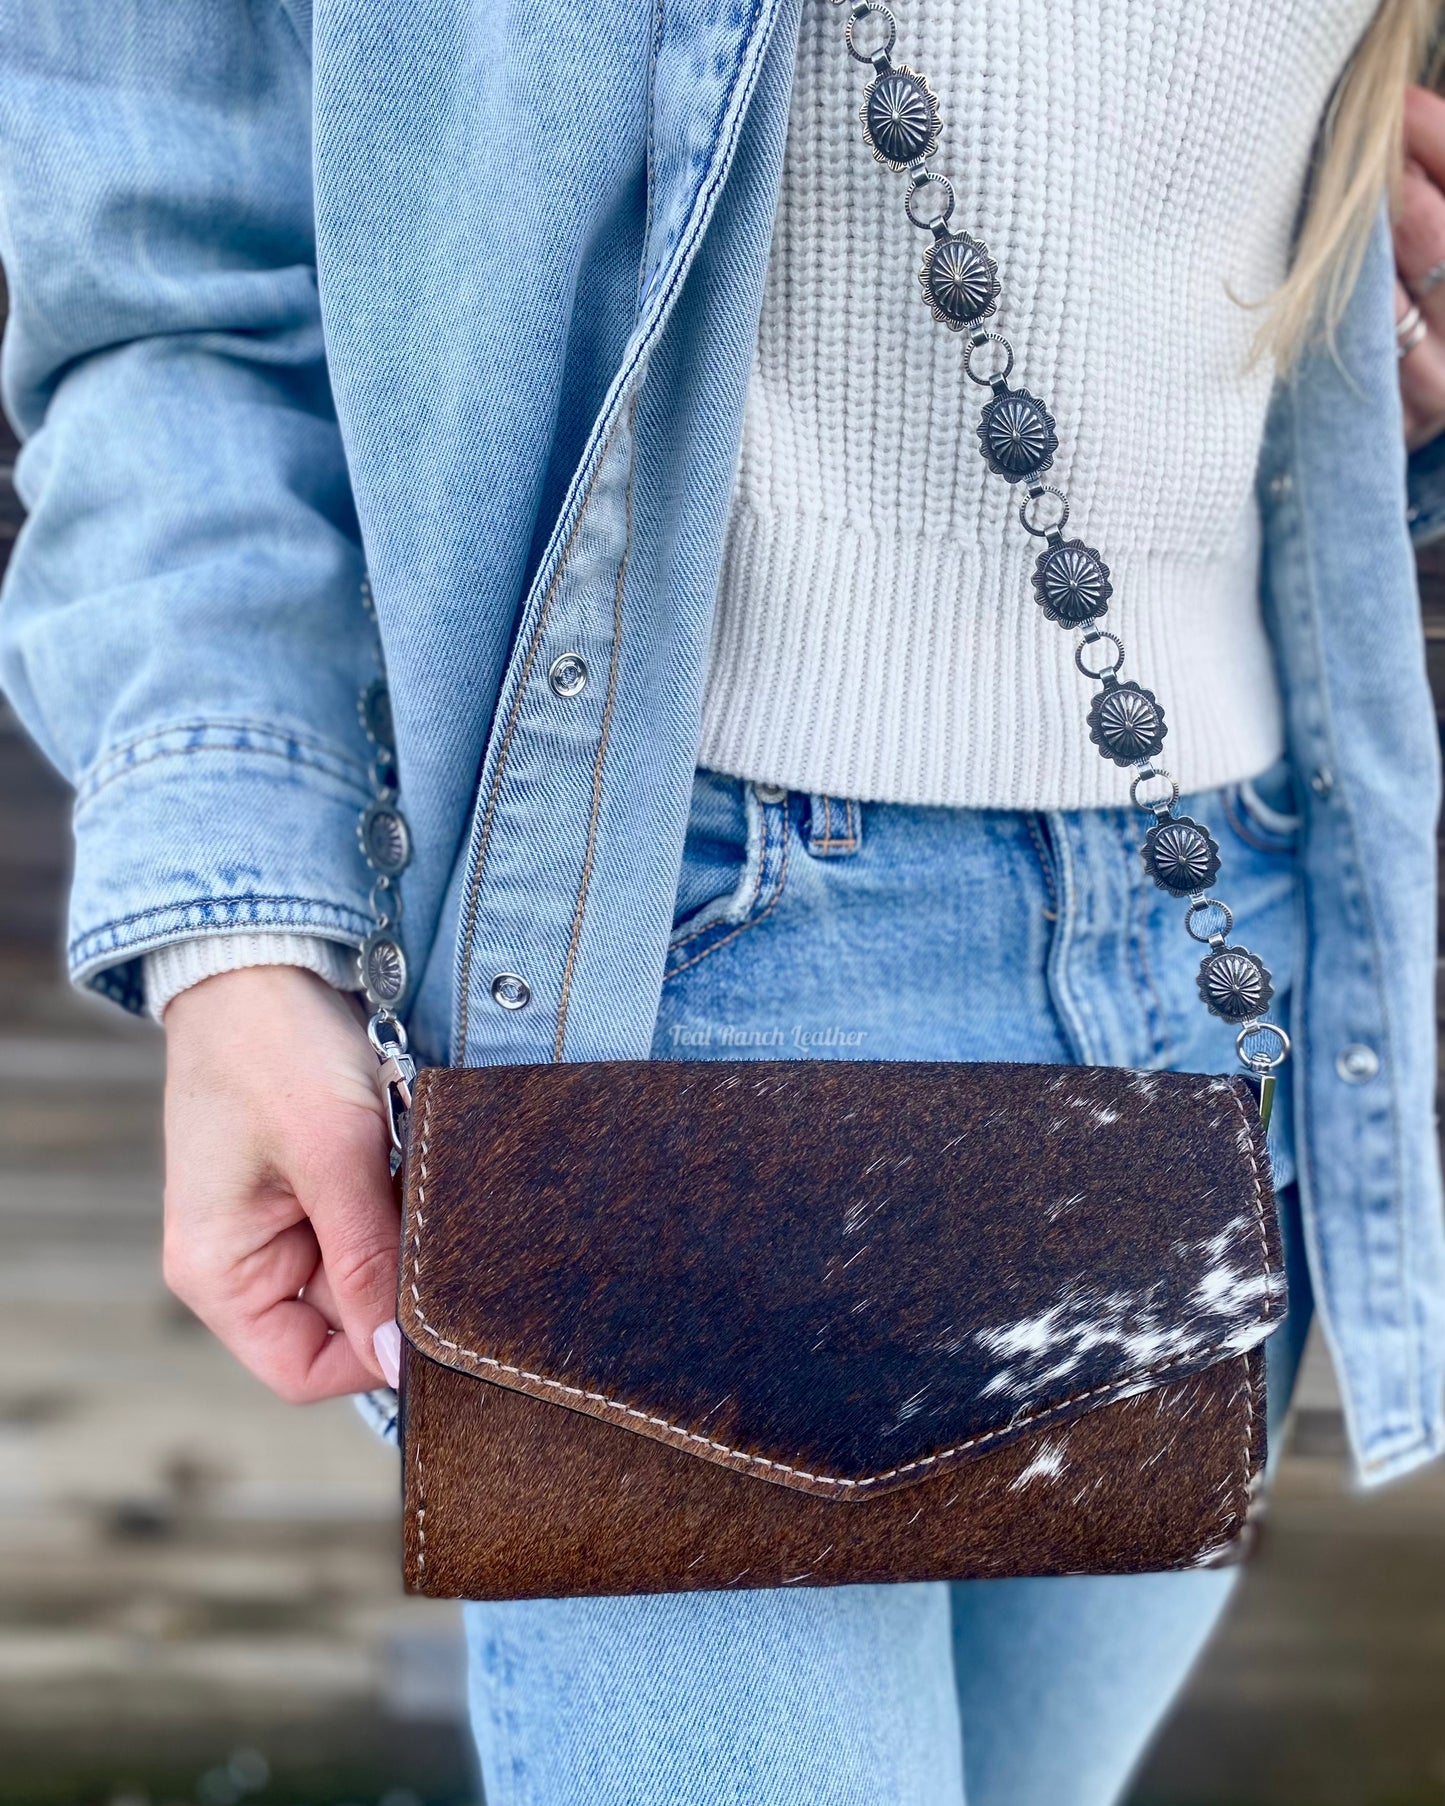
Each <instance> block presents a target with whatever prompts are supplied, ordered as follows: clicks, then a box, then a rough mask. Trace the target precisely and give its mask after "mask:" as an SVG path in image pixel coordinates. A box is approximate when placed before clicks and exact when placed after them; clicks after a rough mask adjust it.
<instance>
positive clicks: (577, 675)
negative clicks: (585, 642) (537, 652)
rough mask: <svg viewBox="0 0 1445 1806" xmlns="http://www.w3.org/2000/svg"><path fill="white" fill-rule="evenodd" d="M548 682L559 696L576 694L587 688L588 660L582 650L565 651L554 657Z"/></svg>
mask: <svg viewBox="0 0 1445 1806" xmlns="http://www.w3.org/2000/svg"><path fill="white" fill-rule="evenodd" d="M547 682H548V683H549V684H551V686H552V688H553V690H554V691H555V692H556V693H557V695H558V696H576V695H578V694H579V693H580V692H581V691H583V690H585V689H586V688H587V661H586V659H585V658H583V656H582V654H581V653H580V652H564V653H563V654H562V656H561V658H558V659H553V661H552V668H551V670H550V671H549V672H548V673H547Z"/></svg>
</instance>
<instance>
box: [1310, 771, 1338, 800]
mask: <svg viewBox="0 0 1445 1806" xmlns="http://www.w3.org/2000/svg"><path fill="white" fill-rule="evenodd" d="M1334 787H1335V774H1334V773H1333V772H1332V771H1331V770H1330V768H1329V766H1328V765H1321V766H1320V767H1319V769H1318V770H1317V771H1315V772H1312V773H1311V775H1310V789H1311V790H1313V791H1314V793H1315V795H1316V796H1321V797H1324V796H1328V795H1329V794H1330V792H1331V791H1332V790H1333V789H1334Z"/></svg>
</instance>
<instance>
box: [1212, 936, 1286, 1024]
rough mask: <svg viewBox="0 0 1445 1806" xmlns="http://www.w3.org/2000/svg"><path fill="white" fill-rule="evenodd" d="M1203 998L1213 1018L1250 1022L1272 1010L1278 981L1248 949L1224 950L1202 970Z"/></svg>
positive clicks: (1230, 948)
mask: <svg viewBox="0 0 1445 1806" xmlns="http://www.w3.org/2000/svg"><path fill="white" fill-rule="evenodd" d="M1199 995H1200V996H1201V997H1202V998H1203V999H1204V1003H1205V1007H1206V1008H1207V1009H1208V1010H1209V1012H1210V1014H1211V1015H1213V1016H1219V1017H1220V1018H1222V1020H1224V1021H1225V1022H1247V1021H1249V1019H1250V1018H1251V1017H1252V1016H1257V1015H1259V1013H1260V1011H1261V1010H1263V1009H1266V1008H1268V1006H1269V1000H1270V998H1271V997H1273V996H1274V982H1273V980H1272V979H1271V978H1270V975H1269V968H1268V967H1267V966H1266V965H1265V963H1264V961H1263V960H1262V959H1261V958H1260V957H1259V955H1258V954H1255V953H1251V952H1250V951H1249V949H1248V948H1247V947H1221V948H1220V949H1219V950H1218V952H1216V953H1209V954H1206V955H1205V958H1204V962H1203V964H1202V965H1201V966H1200V968H1199Z"/></svg>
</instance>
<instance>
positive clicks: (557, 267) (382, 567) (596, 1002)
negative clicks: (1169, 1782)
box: [0, 0, 1445, 1478]
mask: <svg viewBox="0 0 1445 1806" xmlns="http://www.w3.org/2000/svg"><path fill="white" fill-rule="evenodd" d="M802 3H807V4H821V3H822V0H668V3H667V4H666V5H663V4H661V3H660V0H634V3H633V4H629V5H626V6H621V7H612V8H609V9H605V10H604V11H601V12H599V11H598V10H597V9H596V8H592V9H586V8H579V7H575V6H571V5H567V4H563V3H561V0H529V4H527V5H526V6H520V7H511V6H507V5H501V6H491V7H486V8H475V7H459V6H456V5H454V4H451V3H450V0H412V4H410V5H409V6H408V7H407V8H405V9H404V10H402V9H398V8H397V7H395V6H394V5H389V4H386V3H385V0H316V4H315V5H314V8H313V7H310V6H308V5H307V4H306V3H305V0H220V3H219V4H211V5H206V6H202V5H200V4H197V3H196V0H189V3H187V0H179V3H177V4H173V5H169V6H153V5H147V4H145V0H50V4H48V5H46V6H44V7H35V6H25V5H22V4H21V3H20V0H0V93H3V100H4V108H3V118H4V124H3V129H0V253H3V258H4V263H5V268H6V272H7V276H8V279H9V283H10V292H11V303H12V317H11V325H10V330H9V333H8V337H7V341H6V345H5V361H4V377H5V393H6V398H7V403H8V406H9V409H10V411H11V413H12V415H13V417H14V419H15V420H16V422H17V424H18V426H19V427H20V429H21V431H22V434H23V435H24V437H25V440H26V444H25V448H24V452H23V454H22V459H21V463H20V468H19V483H20V487H21V492H22V495H23V497H24V499H25V501H26V503H27V505H28V507H29V509H30V518H29V521H28V524H27V526H26V528H25V530H24V533H23V535H22V538H21V543H20V545H19V548H18V550H17V553H16V555H15V558H14V561H13V564H12V567H11V571H10V576H9V581H8V584H7V588H6V592H5V596H4V602H3V609H0V631H3V647H0V652H3V667H0V669H3V680H4V683H5V686H6V688H7V690H8V692H9V694H10V696H11V698H12V699H13V701H14V704H15V706H16V708H17V709H18V710H19V712H20V713H21V715H22V716H23V718H24V719H25V720H26V722H27V723H28V724H29V726H30V728H31V730H32V731H33V732H34V734H35V736H36V738H37V739H38V740H39V741H40V743H41V745H42V746H43V747H44V748H45V750H46V751H47V752H48V754H49V755H50V756H51V758H52V759H53V760H54V761H55V762H56V764H57V765H59V766H60V768H61V769H62V770H63V771H65V772H66V773H67V774H68V775H69V776H70V777H71V778H72V780H73V781H74V782H75V784H76V786H77V791H78V794H77V799H76V812H75V831H76V871H75V883H74V893H73V898H72V903H71V920H70V961H71V967H72V970H73V972H74V975H75V977H76V979H77V980H78V981H80V982H82V983H84V984H87V985H90V986H92V987H94V988H95V989H98V990H101V991H103V992H105V993H106V994H107V995H109V996H111V997H114V998H115V999H117V1000H118V1001H120V1002H122V1003H127V1004H130V1005H132V1006H133V1005H135V1004H136V1003H137V1002H138V1001H139V985H138V978H137V970H138V962H139V957H140V955H141V954H142V953H144V952H145V951H146V950H147V949H149V948H153V947H157V946H160V945H162V944H164V943H166V942H168V941H171V940H174V939H177V938H181V937H185V936H191V935H194V934H197V933H204V932H206V931H209V930H226V929H236V928H250V927H289V928H299V929H302V930H305V931H307V932H312V933H318V934H324V935H329V936H334V937H337V938H341V939H350V940H354V941H356V940H359V939H360V938H361V937H362V935H363V934H364V933H365V932H366V930H367V928H368V925H369V920H370V914H369V909H368V902H367V893H368V887H369V874H368V872H367V869H366V867H365V865H364V863H363V860H362V857H361V854H360V851H359V848H358V842H357V834H356V822H357V812H358V809H359V808H360V807H361V806H362V805H363V804H364V802H365V801H366V799H367V797H368V795H369V794H370V788H371V785H370V778H369V773H368V756H369V754H368V744H367V741H366V739H365V737H364V735H363V733H362V730H361V726H360V724H359V721H358V716H357V707H356V698H357V694H358V691H359V690H360V689H361V688H362V686H363V685H364V684H365V683H366V682H367V681H368V680H369V679H370V678H372V677H374V676H375V675H376V674H377V672H379V671H380V670H381V669H382V668H383V661H384V667H385V670H386V672H387V675H388V678H389V682H390V686H391V696H392V703H393V709H394V714H395V719H396V731H397V736H398V750H399V757H400V769H401V788H402V801H403V804H404V807H405V813H406V816H407V819H408V821H409V824H410V828H411V832H412V836H413V839H414V843H415V856H414V859H413V862H412V864H411V866H410V868H409V869H408V871H407V873H406V876H405V879H404V881H403V886H402V889H403V895H404V901H405V918H404V924H403V927H404V938H405V943H406V948H407V953H408V957H409V959H410V962H411V966H412V969H413V972H414V974H415V987H414V1004H413V1008H412V1013H411V1015H412V1026H413V1033H414V1037H415V1039H416V1041H417V1042H418V1044H419V1046H420V1048H421V1050H422V1052H423V1053H424V1055H425V1056H426V1057H429V1058H431V1059H434V1060H435V1059H446V1058H451V1059H457V1060H465V1061H469V1062H488V1061H533V1060H553V1059H574V1060H580V1059H601V1058H611V1057H619V1056H643V1055H645V1054H646V1053H647V1051H648V1047H649V1043H650V1039H651V1035H652V1029H653V1024H654V1019H655V1016H656V1012H657V1005H658V996H659V985H660V980H661V975H662V969H663V956H664V950H665V945H666V941H667V936H668V930H669V926H670V922H671V916H672V907H673V900H674V893H675V887H676V882H677V875H678V868H679V861H680V855H681V846H682V836H683V829H684V825H685V819H686V812H687V806H688V801H689V796H690V792H691V785H692V771H693V764H694V750H695V746H696V741H697V732H698V718H699V702H700V692H701V686H702V681H703V676H704V671H705V665H706V660H707V654H708V644H709V630H710V621H711V613H712V607H713V597H714V591H715V587H716V582H717V576H718V569H719V563H720V556H721V542H722V531H723V526H724V521H725V517H726V512H727V506H728V499H729V494H730V488H731V478H732V470H733V462H734V456H735V452H736V448H737V444H738V438H739V432H740V426H741V414H742V404H743V396H744V392H745V387H746V383H747V377H748V369H749V361H750V355H751V349H752V343H753V338H754V334H755V329H756V321H757V315H758V310H759V305H760V300H761V292H762V282H763V272H764V267H765V264H766V261H767V256H768V249H769V237H770V230H771V222H772V213H773V207H774V201H775V196H776V191H777V186H778V179H779V172H780V167H781V159H782V151H783V143H784V137H785V132H786V126H787V115H788V97H789V87H790V81H791V63H792V55H793V46H794V41H795V35H796V27H797V20H798V9H799V6H800V4H802ZM953 173H954V174H955V176H957V174H958V173H959V172H957V171H955V172H953ZM1401 447H1402V436H1401V422H1400V411H1399V405H1398V400H1397V393H1396V367H1395V355H1394V342H1393V333H1392V312H1391V260H1390V250H1389V245H1388V240H1387V237H1386V233H1385V228H1384V224H1383V222H1382V224H1381V228H1380V231H1379V233H1378V234H1377V236H1376V238H1375V239H1374V241H1373V243H1372V245H1371V248H1370V253H1369V257H1368V260H1367V264H1366V268H1365V271H1364V275H1363V278H1362V281H1361V283H1360V286H1359V289H1358V292H1357V294H1356V296H1355V300H1354V303H1353V306H1352V309H1351V311H1350V314H1349V317H1348V319H1347V321H1346V322H1345V325H1344V327H1343V329H1342V331H1341V333H1340V337H1339V345H1338V359H1337V360H1336V359H1335V358H1333V357H1331V356H1330V355H1329V354H1328V353H1327V352H1321V353H1318V354H1316V355H1312V356H1311V357H1309V358H1308V359H1307V360H1306V361H1305V362H1304V364H1303V365H1302V366H1301V367H1300V368H1299V369H1298V370H1297V372H1296V373H1295V375H1294V376H1293V377H1292V378H1291V379H1290V380H1289V381H1287V382H1283V383H1281V384H1280V386H1279V389H1278V393H1277V397H1276V401H1275V405H1274V407H1273V411H1272V415H1271V420H1270V425H1269V431H1268V437H1267V442H1266V444H1265V446H1264V450H1263V456H1262V459H1261V464H1260V477H1259V483H1260V489H1259V494H1260V505H1261V508H1262V512H1263V519H1264V524H1265V555H1264V562H1263V569H1262V583H1263V589H1264V600H1265V607H1266V612H1267V618H1268V621H1269V625H1270V629H1271V632H1272V635H1273V639H1274V644H1275V647H1276V650H1277V656H1278V661H1279V668H1280V672H1281V676H1282V680H1283V685H1284V690H1285V696H1286V707H1287V716H1288V733H1289V741H1290V748H1291V752H1292V756H1293V758H1294V761H1295V764H1296V767H1297V769H1298V771H1299V772H1300V773H1302V774H1303V775H1304V778H1305V782H1304V783H1303V784H1302V786H1301V787H1302V790H1303V796H1304V810H1305V824H1304V831H1303V841H1302V847H1303V851H1302V859H1303V868H1304V892H1305V897H1306V910H1307V916H1308V921H1307V923H1306V925H1305V926H1306V930H1307V935H1308V960H1307V966H1306V968H1305V970H1306V977H1305V982H1304V983H1303V984H1302V985H1300V986H1299V987H1297V990H1298V996H1297V1001H1296V1017H1295V1021H1294V1024H1293V1028H1294V1032H1295V1036H1296V1046H1297V1049H1298V1055H1297V1058H1296V1060H1295V1062H1294V1082H1295V1085H1296V1087H1297V1098H1296V1103H1297V1110H1298V1122H1299V1124H1300V1127H1301V1168H1302V1182H1303V1189H1304V1198H1305V1206H1306V1216H1307V1223H1308V1235H1309V1243H1310V1247H1309V1252H1310V1256H1311V1261H1312V1267H1313V1275H1314V1281H1315V1285H1316V1289H1317V1293H1318V1298H1319V1302H1320V1306H1321V1310H1322V1314H1323V1317H1324V1321H1325V1323H1326V1325H1327V1329H1328V1333H1329V1336H1330V1338H1331V1342H1332V1345H1333V1348H1334V1351H1335V1353H1336V1356H1337V1358H1338V1364H1339V1369H1340V1373H1341V1377H1342V1384H1343V1388H1344V1393H1345V1398H1346V1403H1347V1412H1348V1418H1349V1423H1350V1428H1351V1431H1352V1434H1353V1438H1354V1444H1355V1448H1356V1451H1357V1455H1358V1460H1359V1466H1360V1470H1361V1472H1362V1473H1363V1474H1364V1475H1365V1476H1367V1477H1370V1478H1383V1477H1385V1476H1387V1475H1390V1474H1393V1473H1398V1472H1402V1471H1404V1470H1406V1469H1408V1468H1410V1467H1411V1466H1413V1465H1414V1464H1416V1463H1418V1462H1420V1461H1421V1460H1423V1459H1424V1458H1426V1457H1427V1456H1428V1455H1430V1454H1431V1453H1432V1452H1434V1451H1436V1450H1438V1449H1439V1448H1441V1446H1442V1442H1445V1426H1442V1418H1441V1381H1442V1355H1445V1243H1442V1229H1441V1194H1440V1183H1439V1172H1438V1165H1437V1158H1436V1150H1435V1142H1434V1127H1433V1118H1432V1086H1433V1064H1434V1061H1433V1048H1434V1022H1433V983H1432V979H1433V966H1434V952H1435V905H1434V870H1435V854H1434V824H1435V814H1436V806H1437V789H1438V759H1437V745H1436V734H1435V723H1434V717H1433V711H1432V708H1431V702H1430V697H1429V693H1428V690H1427V688H1426V682H1425V671H1424V661H1423V651H1422V643H1421V634H1420V623H1419V615H1418V608H1417V601H1416V592H1415V583H1414V571H1413V565H1412V559H1411V551H1410V543H1409V537H1408V533H1407V526H1406V471H1405V458H1404V455H1403V452H1402V449H1401ZM1438 487H1439V486H1437V489H1438ZM1435 493H1436V491H1432V492H1431V493H1430V494H1424V493H1422V496H1421V498H1420V499H1419V501H1418V502H1417V504H1416V505H1417V509H1418V511H1419V514H1420V518H1421V519H1422V520H1425V519H1427V518H1433V516H1434V514H1435V513H1436V512H1437V511H1438V509H1439V504H1438V502H1437V501H1436V500H1434V499H1433V496H1434V494H1435ZM363 548H364V553H363ZM363 561H364V562H365V566H366V567H367V568H368V569H369V572H370V582H371V587H372V590H373V592H374V596H375V619H374V621H373V619H372V618H371V617H370V616H369V615H368V614H367V613H366V612H365V611H364V607H363V599H362V574H363ZM567 654H573V655H580V657H581V658H582V659H583V660H585V662H586V666H587V669H588V672H589V679H588V681H587V683H586V684H585V685H584V686H583V687H582V688H581V689H580V690H578V689H575V688H574V687H573V686H572V685H570V684H567V685H559V686H558V687H556V688H554V686H553V684H552V682H550V681H549V672H550V671H551V670H552V667H553V665H554V664H555V662H556V661H557V659H558V658H559V657H562V656H563V655H567ZM568 669H569V670H571V671H575V669H576V667H575V666H571V667H568ZM560 692H566V693H560ZM504 973H510V974H515V975H517V976H519V977H521V978H522V979H524V980H525V990H526V994H527V998H528V1001H527V1002H526V1003H525V1006H524V1007H521V1008H518V1007H504V1004H505V1005H515V1004H516V1001H517V997H518V995H519V992H518V989H517V987H516V986H515V985H513V986H510V987H499V988H498V993H497V994H496V995H494V989H493V986H494V980H495V979H496V978H497V976H498V975H499V974H504ZM499 997H500V999H501V1001H499V1000H498V999H499Z"/></svg>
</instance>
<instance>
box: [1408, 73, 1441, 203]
mask: <svg viewBox="0 0 1445 1806" xmlns="http://www.w3.org/2000/svg"><path fill="white" fill-rule="evenodd" d="M1405 156H1406V157H1407V159H1409V160H1410V161H1412V162H1415V163H1418V164H1419V165H1420V167H1421V168H1422V169H1423V170H1424V172H1425V174H1426V175H1427V176H1429V177H1430V179H1431V180H1432V181H1433V182H1434V183H1435V185H1436V187H1438V188H1445V99H1442V97H1441V96H1440V95H1438V94H1436V93H1433V92H1432V91H1431V90H1430V89H1429V88H1421V87H1418V86H1416V87H1411V88H1407V89H1406V90H1405Z"/></svg>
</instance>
